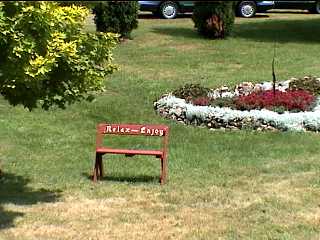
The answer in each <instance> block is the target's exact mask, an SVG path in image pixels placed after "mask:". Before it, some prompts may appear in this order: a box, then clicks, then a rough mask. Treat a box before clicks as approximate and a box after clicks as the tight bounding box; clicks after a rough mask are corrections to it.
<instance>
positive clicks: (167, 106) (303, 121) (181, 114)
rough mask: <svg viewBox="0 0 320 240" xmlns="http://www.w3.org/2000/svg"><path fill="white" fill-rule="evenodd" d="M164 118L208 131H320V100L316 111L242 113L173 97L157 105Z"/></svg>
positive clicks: (155, 106) (160, 100)
mask: <svg viewBox="0 0 320 240" xmlns="http://www.w3.org/2000/svg"><path fill="white" fill-rule="evenodd" d="M154 108H155V111H156V112H157V113H158V114H159V115H160V116H162V117H165V118H168V119H172V120H175V121H177V122H180V123H184V124H188V125H195V126H205V127H208V128H209V129H231V130H239V129H240V130H241V129H252V130H257V131H298V132H301V131H313V132H318V131H320V98H319V97H318V98H317V102H316V107H315V108H314V110H313V111H309V112H298V113H290V112H284V113H282V114H279V113H276V112H273V111H270V110H266V109H262V110H251V111H241V110H233V109H231V108H220V107H211V106H195V105H192V104H190V103H187V102H186V101H185V100H184V99H181V98H177V97H175V96H173V95H171V94H168V95H165V96H163V97H162V98H160V99H159V100H158V101H156V102H155V103H154Z"/></svg>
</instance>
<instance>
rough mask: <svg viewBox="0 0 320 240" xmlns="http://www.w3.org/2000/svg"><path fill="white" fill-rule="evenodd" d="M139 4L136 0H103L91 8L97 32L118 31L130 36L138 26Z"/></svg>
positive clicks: (126, 36)
mask: <svg viewBox="0 0 320 240" xmlns="http://www.w3.org/2000/svg"><path fill="white" fill-rule="evenodd" d="M138 11H139V4H138V2H137V1H105V2H99V3H97V4H96V6H95V7H94V8H93V13H94V14H95V17H94V21H95V24H96V27H97V31H99V32H113V33H119V34H120V35H121V36H122V37H125V38H130V37H131V31H132V30H133V29H135V28H137V27H138V20H137V19H138Z"/></svg>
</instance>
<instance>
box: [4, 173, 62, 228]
mask: <svg viewBox="0 0 320 240" xmlns="http://www.w3.org/2000/svg"><path fill="white" fill-rule="evenodd" d="M29 182H30V180H29V179H27V178H24V177H22V176H16V175H14V174H10V173H2V174H1V175H0V204H8V203H11V204H15V205H31V204H36V203H39V202H53V201H55V200H56V199H57V198H59V197H60V194H59V191H58V192H52V191H49V190H46V189H39V190H34V189H32V188H30V187H28V186H27V185H28V183H29ZM19 216H20V217H21V216H23V213H19V212H13V211H7V210H5V209H4V208H3V206H1V205H0V230H1V229H4V228H9V227H12V226H13V221H14V219H15V218H16V217H19Z"/></svg>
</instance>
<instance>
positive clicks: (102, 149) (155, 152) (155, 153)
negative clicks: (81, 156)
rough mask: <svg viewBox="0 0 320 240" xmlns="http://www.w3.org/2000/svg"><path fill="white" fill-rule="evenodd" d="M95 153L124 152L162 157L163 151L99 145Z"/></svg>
mask: <svg viewBox="0 0 320 240" xmlns="http://www.w3.org/2000/svg"><path fill="white" fill-rule="evenodd" d="M96 152H97V153H111V154H125V155H149V156H157V157H162V156H163V151H159V150H139V149H118V148H117V149H115V148H106V147H100V148H97V149H96Z"/></svg>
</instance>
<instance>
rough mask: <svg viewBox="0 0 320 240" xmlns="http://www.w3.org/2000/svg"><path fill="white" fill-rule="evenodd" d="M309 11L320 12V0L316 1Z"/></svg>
mask: <svg viewBox="0 0 320 240" xmlns="http://www.w3.org/2000/svg"><path fill="white" fill-rule="evenodd" d="M310 12H311V13H317V14H320V1H317V2H316V3H315V5H314V7H313V8H312V9H311V10H310Z"/></svg>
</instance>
